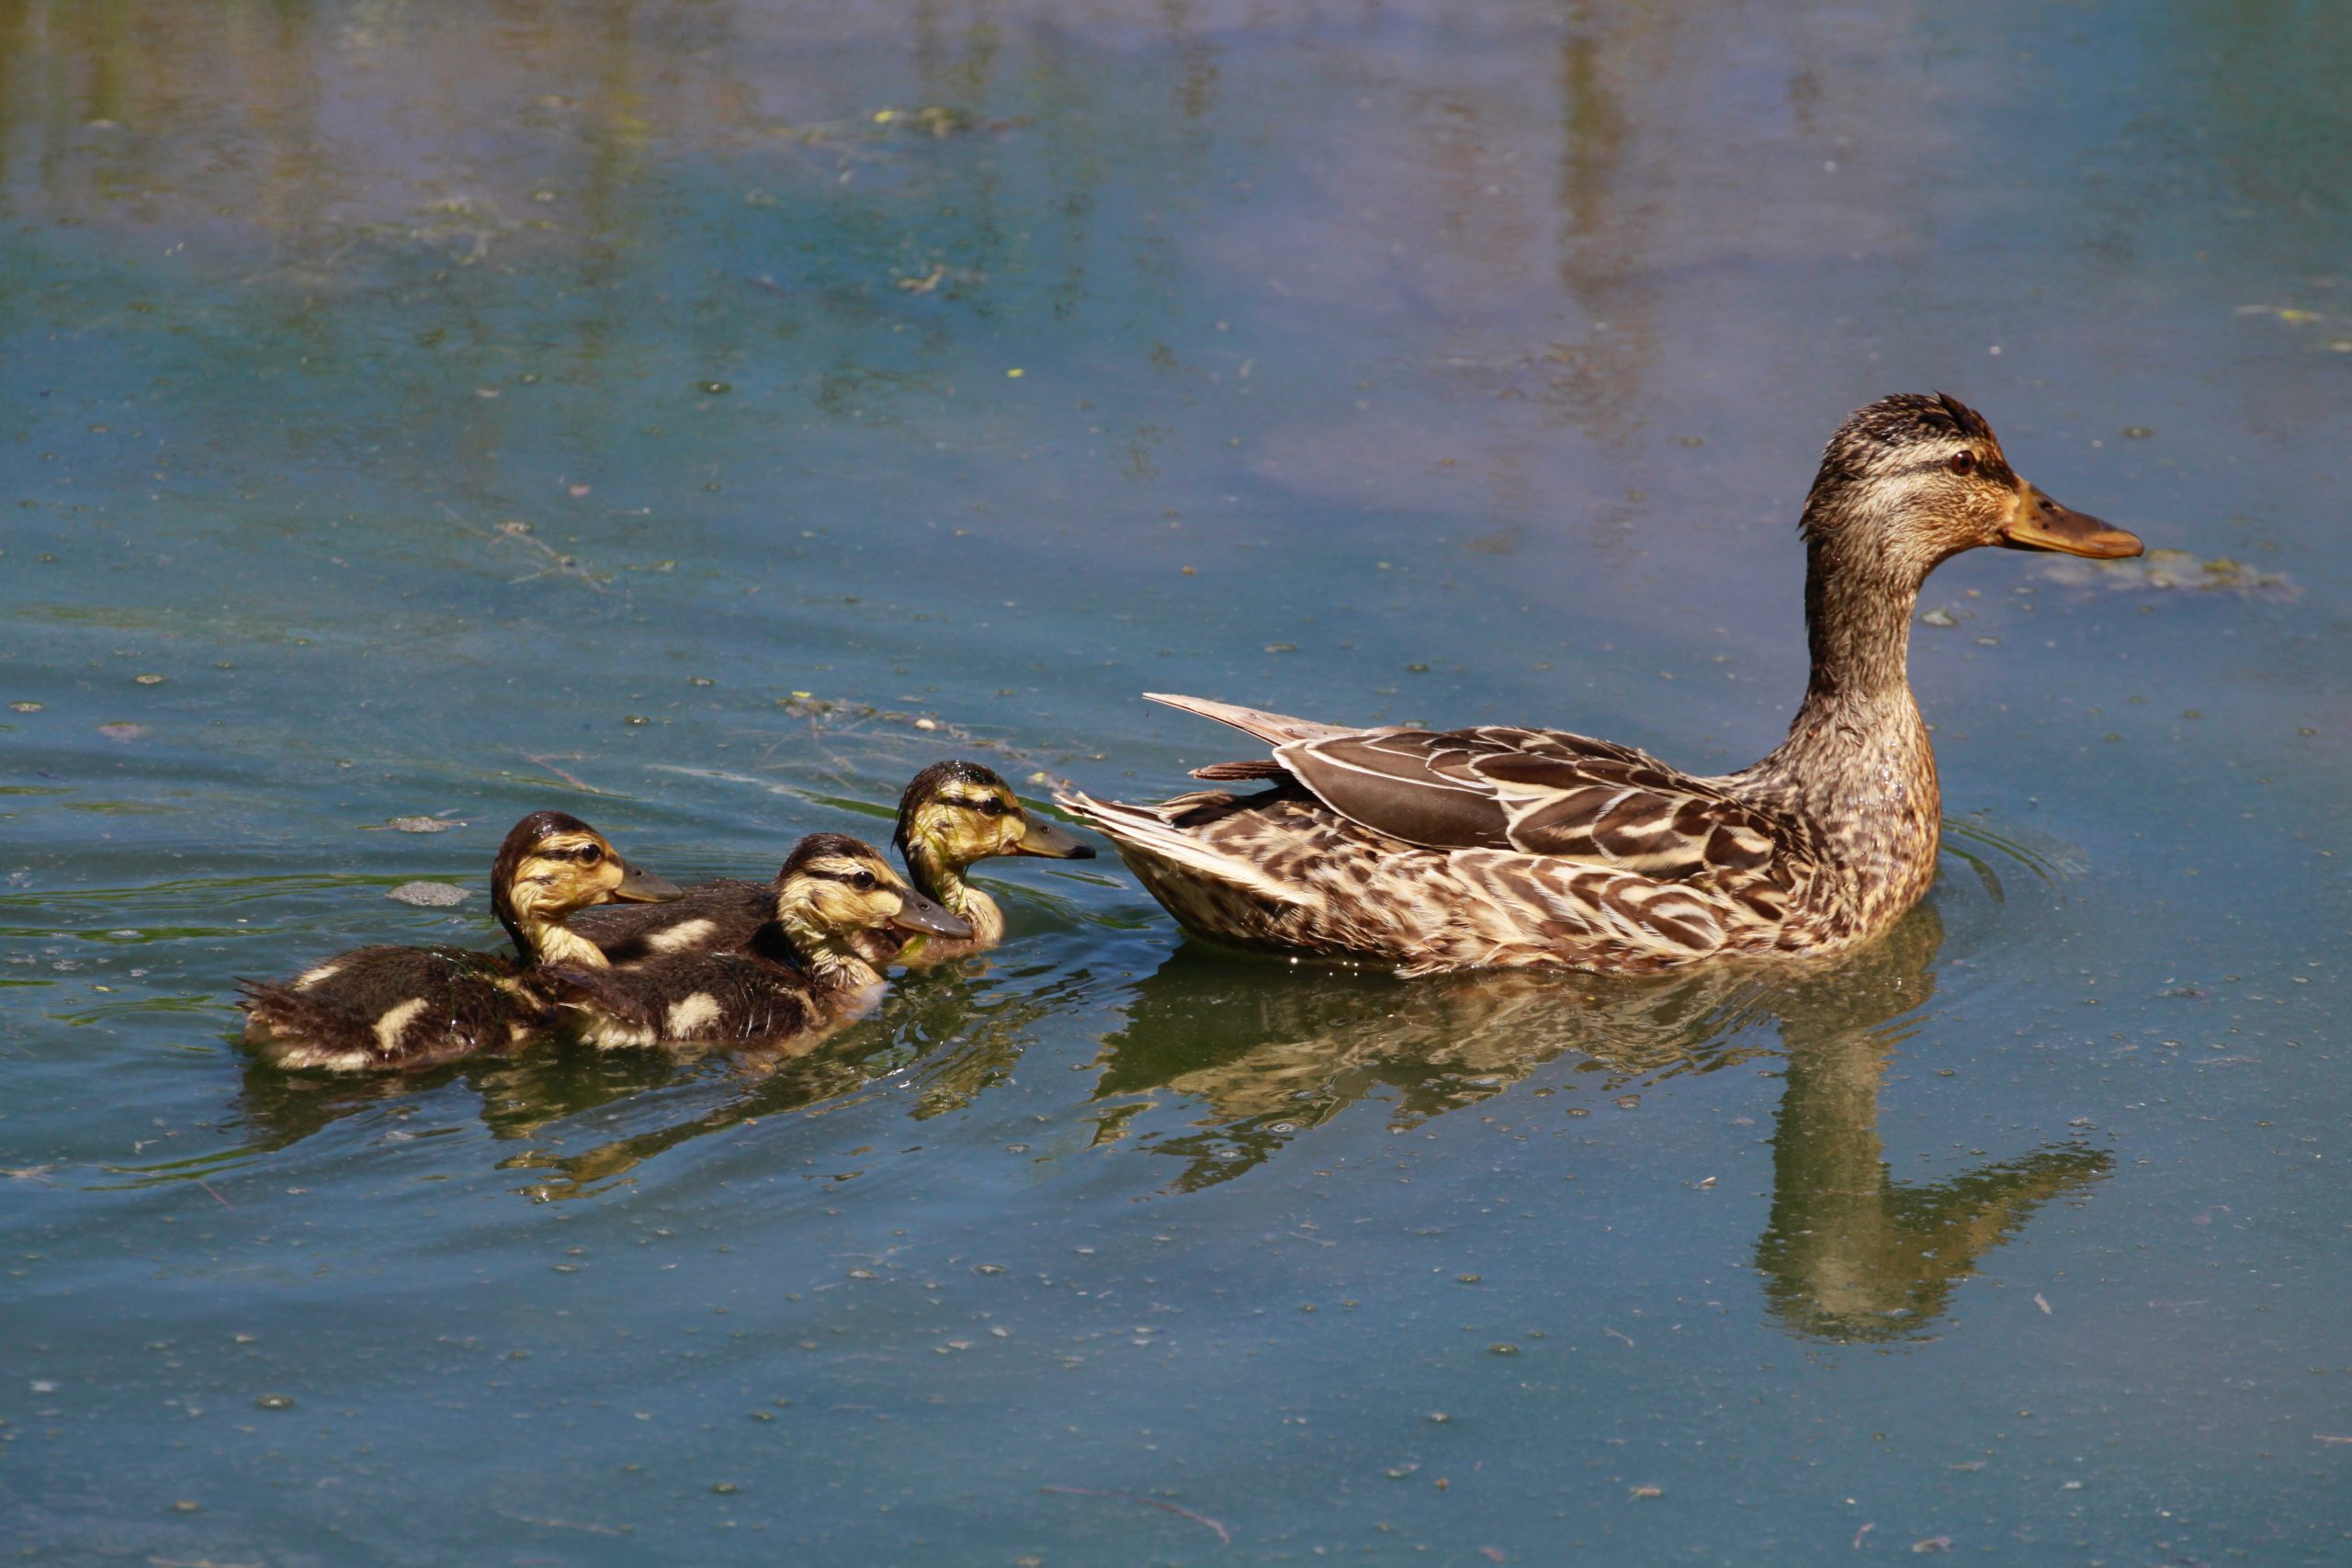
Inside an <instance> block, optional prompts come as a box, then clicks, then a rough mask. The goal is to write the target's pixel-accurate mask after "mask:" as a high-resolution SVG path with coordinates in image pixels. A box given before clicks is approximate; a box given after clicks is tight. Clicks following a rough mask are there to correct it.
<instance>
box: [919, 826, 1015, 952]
mask: <svg viewBox="0 0 2352 1568" xmlns="http://www.w3.org/2000/svg"><path fill="white" fill-rule="evenodd" d="M906 852H907V872H908V874H909V875H910V876H911V877H912V879H913V881H914V885H915V890H916V891H917V892H919V893H921V894H922V895H923V897H926V898H930V899H933V900H934V901H935V902H938V903H941V904H944V905H945V906H947V908H950V909H952V910H954V911H955V912H956V914H958V915H960V916H962V917H963V918H964V920H965V922H966V923H967V925H969V926H970V927H971V928H972V935H971V938H970V940H971V941H973V942H977V943H978V945H979V946H981V947H993V946H994V945H995V944H996V943H997V942H1001V941H1002V940H1003V937H1004V911H1003V910H1002V909H1000V908H997V904H996V900H995V899H993V898H991V897H989V896H988V895H987V894H985V893H983V892H981V891H980V890H979V889H978V888H977V887H975V886H972V885H971V884H970V883H968V882H967V881H965V880H964V870H965V868H964V866H963V865H962V864H961V863H958V862H956V861H955V860H954V859H952V858H950V857H949V856H947V855H945V854H943V853H942V852H940V851H939V850H938V849H936V848H935V847H933V845H931V844H928V843H926V842H924V841H923V840H920V839H917V840H911V841H910V842H909V843H908V845H907V851H906Z"/></svg>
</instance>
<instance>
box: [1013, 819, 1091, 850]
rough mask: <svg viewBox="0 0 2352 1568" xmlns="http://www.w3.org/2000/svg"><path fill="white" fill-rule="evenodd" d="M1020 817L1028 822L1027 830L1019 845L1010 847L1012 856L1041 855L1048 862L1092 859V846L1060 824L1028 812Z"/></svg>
mask: <svg viewBox="0 0 2352 1568" xmlns="http://www.w3.org/2000/svg"><path fill="white" fill-rule="evenodd" d="M1022 815H1023V817H1024V818H1027V820H1028V823H1029V830H1028V831H1027V832H1025V833H1023V834H1022V835H1021V841H1020V842H1019V843H1017V844H1015V845H1013V846H1012V852H1013V853H1014V854H1016V855H1043V856H1045V857H1046V859H1048V860H1092V859H1093V858H1094V846H1093V845H1092V844H1090V843H1088V842H1087V841H1086V840H1083V839H1081V838H1080V837H1079V836H1078V835H1077V834H1075V833H1073V832H1071V831H1070V830H1069V829H1067V828H1065V827H1063V826H1062V825H1061V824H1060V823H1058V822H1048V821H1046V819H1045V818H1042V817H1038V816H1035V815H1033V814H1031V813H1028V812H1023V814H1022Z"/></svg>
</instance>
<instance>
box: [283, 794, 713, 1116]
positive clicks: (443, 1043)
mask: <svg viewBox="0 0 2352 1568" xmlns="http://www.w3.org/2000/svg"><path fill="white" fill-rule="evenodd" d="M677 896H678V889H677V888H676V887H674V886H672V885H671V884H670V883H668V882H666V881H664V880H662V878H661V877H658V876H655V875H653V874H650V873H648V872H643V871H639V870H638V869H637V868H636V867H634V866H632V865H630V864H629V863H628V861H627V860H625V859H623V858H622V857H621V855H620V854H619V852H616V850H614V848H613V846H612V844H611V843H610V842H609V841H608V840H606V839H605V836H604V835H603V834H601V833H599V832H597V831H596V829H594V828H591V827H590V826H588V824H587V823H585V822H582V821H581V820H580V819H579V818H576V817H571V816H567V815H566V814H564V813H563V812H560V811H535V812H533V813H532V814H531V815H530V816H528V817H526V818H523V819H522V820H521V821H520V822H517V823H516V824H515V827H514V829H513V830H512V831H510V832H509V833H508V834H507V835H506V839H505V841H504V842H503V843H502V844H501V845H500V846H499V850H498V859H497V861H496V862H495V863H493V865H492V870H491V904H492V909H493V910H494V911H495V912H496V914H497V916H498V923H499V924H500V925H502V926H503V927H505V928H506V934H507V935H508V936H509V937H510V938H512V939H513V941H514V943H515V956H514V957H508V956H507V955H505V954H503V953H477V952H473V951H471V950H469V949H466V948H459V947H438V946H436V947H392V946H378V947H362V948H356V949H354V950H352V951H351V952H348V953H337V954H335V955H334V957H333V958H330V959H327V960H326V961H325V962H324V963H322V964H316V965H314V966H312V967H311V968H310V969H307V970H305V971H303V972H302V973H301V974H300V975H298V976H295V977H294V978H293V979H291V980H288V981H284V982H262V981H254V980H246V981H241V982H239V985H240V987H241V988H242V989H243V992H244V998H243V1000H242V1001H241V1002H240V1003H239V1004H238V1005H239V1006H241V1007H242V1008H243V1009H244V1011H245V1015H246V1017H245V1040H246V1042H247V1043H249V1044H251V1045H253V1046H254V1048H255V1049H256V1050H257V1051H258V1052H259V1053H260V1055H262V1057H263V1058H264V1059H265V1060H267V1061H270V1062H273V1063H275V1064H277V1066H282V1067H322V1068H325V1069H328V1070H330V1071H334V1072H365V1071H369V1070H375V1069H384V1068H411V1067H428V1066H436V1065H438V1064H440V1063H443V1062H449V1061H455V1060H457V1059H458V1058H459V1057H461V1056H469V1055H474V1054H475V1053H477V1052H481V1051H495V1050H505V1049H508V1048H510V1047H512V1046H514V1045H516V1044H519V1043H521V1042H522V1041H523V1040H525V1039H526V1038H527V1037H528V1036H529V1035H530V1034H531V1033H532V1032H533V1031H535V1030H537V1029H539V1028H541V1027H543V1026H545V1025H546V1023H547V1022H548V1020H549V1016H550V1015H549V1009H548V998H547V996H546V993H545V991H544V989H543V987H542V983H541V981H540V978H539V976H538V974H537V966H538V965H539V964H543V963H557V962H560V963H563V964H573V965H601V964H603V963H604V962H605V956H604V954H603V953H601V952H599V951H598V950H597V948H596V946H595V944H594V943H593V942H587V941H584V940H583V939H582V938H581V937H580V936H578V935H577V934H575V933H573V932H571V931H567V930H566V929H565V927H564V924H563V922H564V919H565V917H567V916H569V915H570V914H571V912H572V911H573V910H575V909H579V908H585V907H586V906H588V905H591V904H597V903H602V902H604V901H605V900H606V899H612V898H626V899H631V900H646V901H652V900H660V899H664V898H674V897H677Z"/></svg>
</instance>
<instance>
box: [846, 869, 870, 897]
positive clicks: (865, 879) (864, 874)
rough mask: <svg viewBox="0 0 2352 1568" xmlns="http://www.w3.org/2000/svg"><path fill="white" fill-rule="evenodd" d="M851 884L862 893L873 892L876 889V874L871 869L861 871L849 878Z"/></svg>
mask: <svg viewBox="0 0 2352 1568" xmlns="http://www.w3.org/2000/svg"><path fill="white" fill-rule="evenodd" d="M849 885H850V886H852V887H854V888H856V889H857V890H858V891H859V892H860V893H871V892H873V891H874V874H873V873H872V872H870V871H861V872H859V873H858V874H856V875H855V876H853V877H851V878H850V879H849Z"/></svg>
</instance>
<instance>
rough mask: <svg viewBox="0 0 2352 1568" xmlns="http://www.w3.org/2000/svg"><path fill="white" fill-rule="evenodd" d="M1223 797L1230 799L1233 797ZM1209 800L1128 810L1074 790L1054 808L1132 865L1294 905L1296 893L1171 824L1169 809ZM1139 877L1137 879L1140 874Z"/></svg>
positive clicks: (1190, 798)
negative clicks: (1155, 866)
mask: <svg viewBox="0 0 2352 1568" xmlns="http://www.w3.org/2000/svg"><path fill="white" fill-rule="evenodd" d="M1222 798H1224V799H1227V800H1229V799H1230V798H1231V797H1230V796H1224V797H1222ZM1209 799H1210V797H1209V796H1206V795H1184V796H1181V797H1179V798H1178V799H1176V800H1172V801H1168V802H1166V803H1164V804H1162V805H1159V806H1131V805H1129V804H1127V803H1126V802H1125V801H1118V800H1097V799H1095V798H1094V797H1093V796H1092V795H1086V794H1083V793H1081V792H1080V791H1078V790H1068V789H1066V790H1057V791H1056V792H1055V795H1054V804H1055V805H1057V806H1058V807H1061V808H1062V809H1063V810H1065V811H1069V812H1071V813H1073V814H1075V815H1076V816H1078V817H1080V818H1084V819H1085V821H1086V822H1087V823H1088V824H1089V825H1090V826H1091V827H1093V828H1095V829H1099V830H1100V831H1101V832H1103V834H1104V835H1105V836H1107V837H1108V838H1109V839H1110V840H1111V841H1112V842H1113V843H1114V844H1116V845H1118V847H1119V852H1120V853H1121V854H1122V855H1123V856H1125V857H1126V859H1127V861H1128V862H1129V863H1130V864H1132V863H1134V861H1135V858H1136V856H1137V855H1138V854H1140V855H1144V856H1147V857H1148V858H1149V859H1151V860H1154V861H1158V862H1160V863H1165V864H1167V865H1170V866H1172V867H1176V868H1179V869H1181V870H1182V871H1184V872H1186V873H1189V874H1193V875H1195V876H1201V877H1205V878H1207V879H1208V880H1210V881H1212V882H1216V883H1221V884H1223V885H1224V886H1227V887H1235V888H1241V889H1245V890H1247V891H1248V892H1250V893H1251V894H1253V895H1255V896H1256V897H1261V898H1265V899H1268V900H1271V901H1272V902H1275V903H1281V904H1295V903H1297V902H1298V901H1299V899H1300V891H1299V889H1297V888H1295V887H1292V886H1285V885H1284V884H1283V883H1281V882H1278V881H1276V880H1275V879H1274V878H1272V877H1271V876H1268V875H1267V874H1265V873H1264V872H1263V871H1261V870H1260V869H1259V868H1258V867H1257V866H1256V865H1254V864H1252V863H1250V862H1249V861H1248V860H1245V859H1243V858H1241V857H1240V856H1238V855H1234V854H1228V853H1227V852H1225V851H1223V850H1221V849H1219V848H1218V847H1217V846H1216V844H1215V843H1213V842H1211V841H1209V840H1205V839H1203V838H1200V837H1198V836H1196V835H1194V834H1193V833H1190V832H1187V831H1185V830H1184V829H1182V828H1180V827H1178V826H1176V825H1175V824H1174V823H1173V822H1171V821H1170V820H1169V813H1170V811H1171V808H1173V809H1177V810H1190V809H1191V808H1193V807H1197V806H1200V805H1202V804H1204V802H1206V801H1208V800H1209ZM1138 874H1141V873H1140V871H1139V872H1138ZM1147 880H1148V878H1147Z"/></svg>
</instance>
